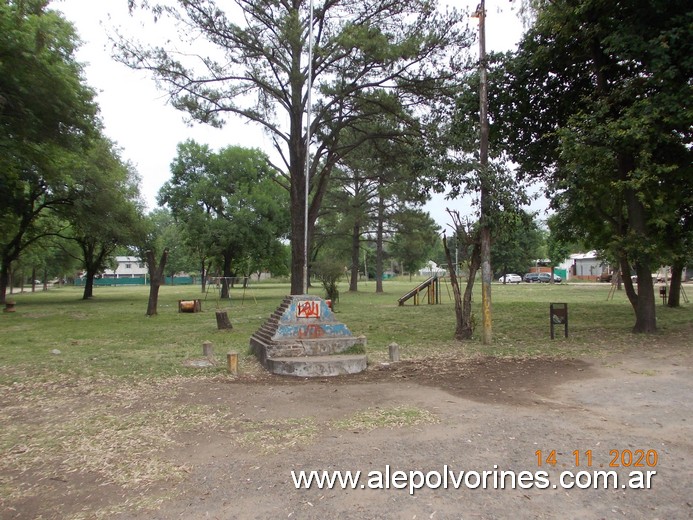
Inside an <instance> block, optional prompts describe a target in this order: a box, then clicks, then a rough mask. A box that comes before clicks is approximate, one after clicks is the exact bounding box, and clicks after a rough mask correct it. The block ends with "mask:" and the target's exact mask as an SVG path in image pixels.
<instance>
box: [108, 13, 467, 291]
mask: <svg viewBox="0 0 693 520" xmlns="http://www.w3.org/2000/svg"><path fill="white" fill-rule="evenodd" d="M136 4H138V2H137V1H136V0H130V5H131V7H133V8H134V7H135V6H136ZM141 4H142V5H148V6H149V8H150V9H152V10H153V11H154V12H155V13H156V15H157V16H161V17H169V18H171V19H173V20H174V21H175V22H176V23H178V24H179V27H180V28H181V30H180V33H179V38H180V39H181V43H182V44H183V45H188V44H189V45H193V46H194V42H193V41H192V40H193V39H194V38H198V37H199V36H203V37H204V38H205V40H206V41H207V43H208V44H209V45H208V46H207V47H205V48H204V49H203V50H201V52H200V53H190V52H183V51H182V50H180V49H179V50H178V51H177V50H176V49H175V48H173V47H174V45H173V44H171V46H170V48H164V47H163V46H161V45H158V46H157V45H155V46H153V47H149V46H147V45H143V44H139V43H137V42H132V41H129V42H128V41H125V40H121V42H120V45H119V51H118V52H119V55H120V58H121V59H122V60H123V61H124V62H125V63H127V64H129V65H130V66H132V67H136V68H141V69H147V70H150V71H152V72H153V73H154V76H155V78H156V79H157V81H158V82H159V83H160V85H161V86H162V87H163V88H165V89H166V90H167V92H168V93H169V95H170V96H171V101H172V103H173V105H174V106H176V107H177V108H179V109H181V110H183V111H185V112H187V113H188V114H189V115H190V117H191V118H193V119H195V120H198V121H201V122H205V123H210V124H213V125H221V124H223V122H224V119H225V117H227V116H229V115H238V116H241V117H242V118H244V119H245V120H247V121H251V122H254V123H257V124H258V125H260V126H261V127H263V128H264V129H265V130H266V131H267V132H268V133H269V135H271V137H272V139H273V142H274V144H275V147H276V150H277V153H278V156H279V157H280V161H278V162H277V163H276V164H275V165H274V166H275V168H276V169H277V171H279V172H280V173H281V174H282V175H283V176H284V183H283V184H284V186H285V188H286V189H288V190H289V193H290V208H291V246H292V269H291V275H292V277H291V291H292V293H294V294H296V293H299V292H301V291H302V287H303V272H302V265H303V258H304V244H303V236H304V224H305V225H307V226H308V235H309V236H312V233H313V228H314V224H315V221H316V219H317V217H318V214H319V211H320V207H321V204H322V200H323V196H324V194H325V192H326V189H327V185H328V181H329V178H330V175H331V172H332V169H333V167H334V165H335V164H336V163H337V161H338V160H339V159H340V158H342V157H344V156H345V155H346V154H348V153H349V152H350V151H351V150H352V149H354V148H355V147H357V146H358V145H359V144H360V143H361V142H363V141H365V140H368V139H371V138H384V137H387V136H373V135H369V134H368V132H367V131H366V128H364V127H363V126H362V125H360V123H362V122H364V121H368V120H369V118H370V117H372V116H373V115H377V116H379V115H381V114H383V113H395V114H398V113H399V107H400V106H415V105H416V104H417V103H419V102H420V101H421V100H422V99H425V98H428V99H430V98H431V97H433V96H436V95H439V94H441V92H442V90H441V89H443V88H444V87H446V86H447V84H448V83H450V82H456V81H457V75H458V74H459V73H460V72H461V71H462V70H463V67H464V64H465V62H466V60H467V57H466V54H465V53H464V52H463V49H464V48H465V47H466V46H467V45H468V44H469V38H468V35H467V33H466V30H465V29H464V28H463V25H462V23H461V18H460V16H459V14H458V13H457V12H454V11H451V12H449V13H445V14H443V13H441V12H439V11H437V10H436V4H435V2H432V1H429V0H401V1H399V2H391V1H389V0H375V1H372V2H339V1H337V2H324V3H321V4H319V5H317V7H316V9H315V10H314V17H313V19H312V23H311V21H310V20H309V9H308V2H307V0H292V1H288V0H261V1H256V2H247V1H243V0H236V1H234V2H230V3H228V4H226V6H225V9H224V8H221V7H220V6H218V5H217V4H216V3H215V2H213V1H208V0H192V1H179V2H175V3H173V4H171V3H169V4H163V5H159V4H155V3H152V2H149V3H147V2H142V3H141ZM239 21H241V22H239ZM310 30H312V32H313V34H314V46H313V51H314V52H313V53H312V62H311V63H308V62H307V59H306V58H307V56H308V43H309V32H310ZM188 40H189V41H188ZM186 50H187V49H186ZM309 75H310V77H311V78H312V82H313V85H314V88H313V92H314V94H315V103H314V106H313V111H312V119H311V121H310V122H309V128H310V135H311V136H312V144H311V147H310V148H308V146H307V143H306V140H307V139H306V130H307V128H306V126H305V119H306V108H307V101H308V94H309V92H308V77H309ZM379 90H385V91H388V92H389V93H392V94H394V97H392V98H390V97H387V96H377V95H376V96H374V95H372V94H373V93H374V92H377V91H379ZM393 99H394V100H395V101H396V103H394V104H393V103H391V100H393ZM424 106H425V105H423V104H419V105H418V109H419V110H423V109H424ZM403 123H404V124H405V125H406V124H407V121H403ZM350 128H351V129H357V130H358V129H360V130H361V136H362V138H361V139H359V140H355V141H352V142H351V143H349V145H345V143H343V142H342V135H343V132H344V131H345V130H346V129H350ZM309 149H310V151H311V155H312V160H311V161H310V169H309V171H308V175H309V179H310V188H309V191H310V208H309V215H308V221H307V222H304V220H305V219H304V215H303V211H304V207H305V203H306V194H305V189H304V186H305V180H306V177H305V175H306V156H307V151H308V150H309Z"/></svg>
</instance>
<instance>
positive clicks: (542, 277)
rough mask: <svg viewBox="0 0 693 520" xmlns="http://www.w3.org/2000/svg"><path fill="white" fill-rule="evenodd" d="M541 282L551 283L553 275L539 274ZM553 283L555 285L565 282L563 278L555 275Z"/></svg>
mask: <svg viewBox="0 0 693 520" xmlns="http://www.w3.org/2000/svg"><path fill="white" fill-rule="evenodd" d="M538 281H539V282H541V283H549V282H550V281H551V273H539V280H538ZM553 281H554V282H555V283H561V282H562V281H563V278H561V277H560V276H558V275H557V274H554V275H553Z"/></svg>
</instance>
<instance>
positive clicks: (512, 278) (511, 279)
mask: <svg viewBox="0 0 693 520" xmlns="http://www.w3.org/2000/svg"><path fill="white" fill-rule="evenodd" d="M498 281H499V282H500V283H520V282H521V281H522V277H521V276H520V275H519V274H515V273H509V274H506V275H505V276H501V277H500V278H499V279H498Z"/></svg>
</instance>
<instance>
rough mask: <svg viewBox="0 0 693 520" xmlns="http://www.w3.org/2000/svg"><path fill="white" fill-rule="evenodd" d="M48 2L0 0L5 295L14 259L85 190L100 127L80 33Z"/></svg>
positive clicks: (0, 212) (52, 227) (0, 232)
mask: <svg viewBox="0 0 693 520" xmlns="http://www.w3.org/2000/svg"><path fill="white" fill-rule="evenodd" d="M46 4H47V2H45V1H40V0H27V1H22V2H18V1H17V2H15V1H6V2H2V3H0V220H1V221H2V227H1V228H0V298H1V299H2V301H4V300H5V292H6V286H7V282H8V274H9V269H10V265H11V264H12V262H14V261H16V260H17V259H18V258H19V256H20V254H21V253H22V251H23V250H24V249H26V248H27V247H29V246H30V245H31V244H32V243H34V242H36V241H37V240H40V239H41V238H42V237H45V236H49V235H52V234H55V233H56V232H58V231H59V230H60V229H61V228H62V227H63V226H64V221H61V220H60V219H58V218H51V217H50V215H49V214H50V213H52V212H53V211H55V210H57V209H59V208H61V207H63V206H65V205H68V204H70V203H71V202H72V201H73V200H74V198H75V197H76V196H77V194H78V193H79V192H80V191H81V190H83V187H84V182H83V181H84V179H83V178H81V177H80V175H81V174H82V173H83V172H84V170H83V169H81V168H80V165H81V163H82V156H83V153H84V150H86V149H87V148H88V147H89V141H90V137H91V136H92V135H93V134H94V133H98V130H99V126H100V125H99V122H98V119H97V107H96V105H95V103H94V101H93V97H94V93H93V91H92V90H91V89H90V88H89V87H87V86H86V84H85V83H84V82H83V78H82V70H81V67H80V65H79V64H78V63H77V62H76V61H75V56H74V53H75V48H76V45H77V37H76V35H75V32H74V29H73V27H72V25H71V24H70V23H68V22H67V21H65V20H64V19H63V18H62V17H61V16H60V15H59V14H57V13H56V12H54V11H50V10H47V9H46Z"/></svg>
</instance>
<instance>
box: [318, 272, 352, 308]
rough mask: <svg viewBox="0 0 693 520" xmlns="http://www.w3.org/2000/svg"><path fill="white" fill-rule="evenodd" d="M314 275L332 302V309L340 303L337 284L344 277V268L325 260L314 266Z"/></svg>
mask: <svg viewBox="0 0 693 520" xmlns="http://www.w3.org/2000/svg"><path fill="white" fill-rule="evenodd" d="M313 274H314V275H315V276H316V277H317V278H318V279H319V280H320V282H322V286H323V288H324V289H325V298H327V299H328V300H332V308H334V306H335V304H336V302H337V301H339V289H338V288H337V283H338V282H339V280H340V279H341V278H342V276H344V266H343V265H342V264H341V263H337V262H334V261H332V262H330V261H328V260H324V261H322V262H315V263H314V264H313Z"/></svg>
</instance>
